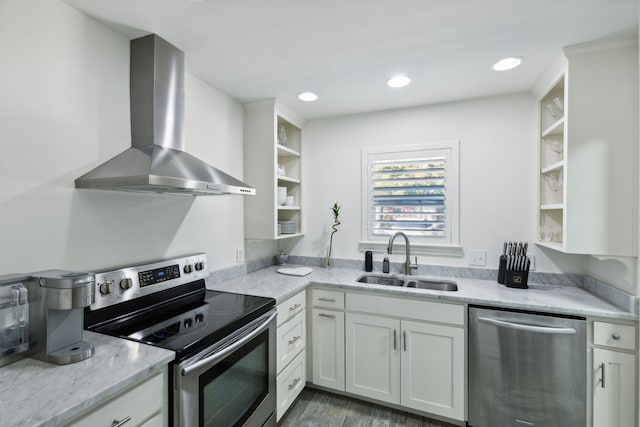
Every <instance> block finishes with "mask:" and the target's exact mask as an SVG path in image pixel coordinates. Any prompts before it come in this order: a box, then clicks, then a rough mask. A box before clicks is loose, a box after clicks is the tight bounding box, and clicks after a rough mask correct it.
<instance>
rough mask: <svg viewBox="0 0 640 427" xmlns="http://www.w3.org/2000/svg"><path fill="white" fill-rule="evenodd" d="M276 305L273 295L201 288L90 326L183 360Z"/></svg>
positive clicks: (96, 330) (98, 330)
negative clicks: (168, 351) (267, 296)
mask: <svg viewBox="0 0 640 427" xmlns="http://www.w3.org/2000/svg"><path fill="white" fill-rule="evenodd" d="M274 305H275V300H274V299H272V298H264V297H257V296H252V295H242V294H234V293H229V292H218V291H210V290H206V289H204V288H202V289H197V290H196V291H192V292H190V293H189V294H188V295H185V296H183V297H180V298H174V299H173V300H171V301H169V302H166V303H158V302H156V303H155V304H152V307H142V308H139V309H137V310H136V311H135V312H131V313H126V314H125V313H119V315H117V313H113V312H111V313H110V315H111V316H113V320H109V321H104V322H102V323H100V324H99V325H96V326H93V327H92V326H91V325H89V327H88V328H87V329H90V330H92V331H95V332H100V333H104V334H107V335H112V336H117V337H120V338H126V339H130V340H133V341H137V342H142V343H146V344H151V345H154V346H158V347H162V348H166V349H169V350H173V351H175V352H176V353H177V356H176V360H177V361H180V360H182V359H184V358H186V357H189V356H191V355H193V354H195V353H197V352H199V351H201V350H202V349H204V348H206V347H209V346H211V345H213V344H215V343H216V342H218V341H220V340H221V339H223V338H225V337H226V336H227V335H229V334H230V333H232V332H233V331H235V330H236V329H238V328H241V327H242V326H244V325H246V324H248V323H250V322H251V321H252V320H254V319H256V318H258V317H260V316H261V315H263V314H265V313H266V312H268V311H269V310H270V309H271V308H272V307H273V306H274Z"/></svg>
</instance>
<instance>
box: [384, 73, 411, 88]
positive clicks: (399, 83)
mask: <svg viewBox="0 0 640 427" xmlns="http://www.w3.org/2000/svg"><path fill="white" fill-rule="evenodd" d="M409 83H411V79H410V78H409V77H407V76H404V75H402V74H398V75H397V76H393V77H391V78H390V79H389V80H387V86H389V87H393V88H398V87H405V86H406V85H408V84H409Z"/></svg>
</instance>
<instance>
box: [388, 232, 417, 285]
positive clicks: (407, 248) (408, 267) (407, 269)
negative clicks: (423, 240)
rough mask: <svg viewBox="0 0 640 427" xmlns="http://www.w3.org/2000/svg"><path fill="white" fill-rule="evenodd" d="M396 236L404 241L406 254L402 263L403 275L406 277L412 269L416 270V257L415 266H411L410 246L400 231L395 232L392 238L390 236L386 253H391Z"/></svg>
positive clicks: (407, 239)
mask: <svg viewBox="0 0 640 427" xmlns="http://www.w3.org/2000/svg"><path fill="white" fill-rule="evenodd" d="M397 236H402V237H404V241H405V252H406V254H407V258H406V260H405V262H404V274H406V275H409V276H410V275H411V270H412V269H414V270H415V269H417V268H418V257H416V263H415V264H411V245H410V244H409V238H408V237H407V235H406V234H404V233H403V232H402V231H398V232H396V233H395V234H394V235H393V236H391V238H390V239H389V244H388V245H387V253H388V254H389V255H391V254H392V253H393V241H394V240H395V239H396V237H397Z"/></svg>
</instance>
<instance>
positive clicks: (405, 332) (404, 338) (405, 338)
mask: <svg viewBox="0 0 640 427" xmlns="http://www.w3.org/2000/svg"><path fill="white" fill-rule="evenodd" d="M402 338H403V341H404V351H407V331H402Z"/></svg>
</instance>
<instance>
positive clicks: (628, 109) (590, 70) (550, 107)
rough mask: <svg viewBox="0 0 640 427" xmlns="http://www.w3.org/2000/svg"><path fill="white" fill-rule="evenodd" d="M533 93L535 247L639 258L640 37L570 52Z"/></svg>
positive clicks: (545, 76)
mask: <svg viewBox="0 0 640 427" xmlns="http://www.w3.org/2000/svg"><path fill="white" fill-rule="evenodd" d="M534 93H536V94H537V95H538V97H539V101H540V102H539V108H538V114H539V128H538V141H539V150H538V159H539V163H538V166H539V167H538V190H539V191H538V215H537V217H538V236H537V243H538V244H539V245H541V246H545V247H549V248H552V249H555V250H559V251H562V252H567V253H577V254H592V255H611V256H635V253H636V245H635V243H634V241H635V238H634V236H633V233H629V230H633V229H635V222H634V221H635V219H634V216H633V215H634V214H633V212H634V210H635V205H634V201H635V200H636V194H637V185H636V184H635V183H636V177H635V173H636V171H635V168H636V166H635V164H636V162H637V155H636V152H635V147H636V146H637V118H638V107H637V95H638V48H637V40H633V39H631V40H622V41H614V42H605V43H590V44H584V45H577V46H571V47H567V48H565V49H564V55H563V56H562V57H561V58H560V59H559V60H558V61H557V63H556V64H555V66H554V67H553V68H552V69H550V70H548V72H547V73H546V75H544V76H543V77H542V78H541V80H540V81H539V82H538V83H537V84H536V87H535V88H534ZM585 230H589V231H588V232H585Z"/></svg>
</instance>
